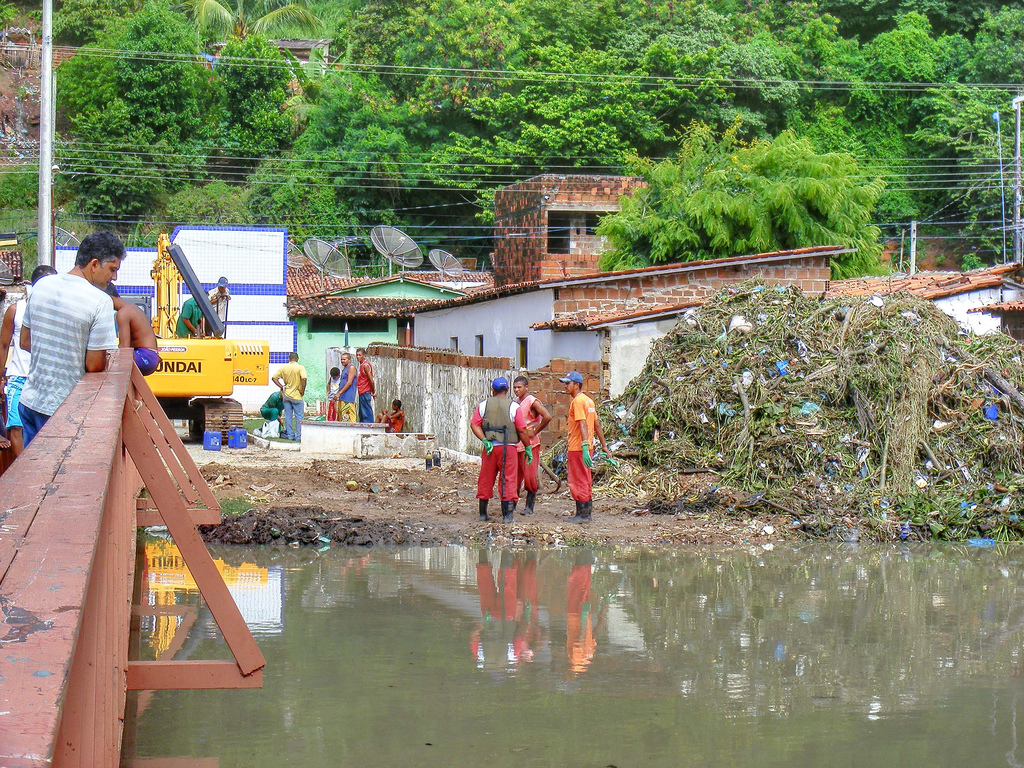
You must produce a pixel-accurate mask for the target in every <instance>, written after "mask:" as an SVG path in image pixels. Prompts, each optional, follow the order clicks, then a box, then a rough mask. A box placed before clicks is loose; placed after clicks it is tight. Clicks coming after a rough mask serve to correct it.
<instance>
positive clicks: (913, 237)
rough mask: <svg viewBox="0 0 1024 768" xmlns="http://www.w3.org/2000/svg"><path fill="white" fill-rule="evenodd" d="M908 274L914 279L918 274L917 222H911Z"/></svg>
mask: <svg viewBox="0 0 1024 768" xmlns="http://www.w3.org/2000/svg"><path fill="white" fill-rule="evenodd" d="M907 273H908V274H909V275H910V276H911V277H913V276H914V275H916V274H917V222H916V221H912V222H910V269H909V270H907Z"/></svg>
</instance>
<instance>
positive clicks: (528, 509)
mask: <svg viewBox="0 0 1024 768" xmlns="http://www.w3.org/2000/svg"><path fill="white" fill-rule="evenodd" d="M536 501H537V494H536V493H534V492H533V491H527V492H526V506H525V507H524V508H523V511H522V512H520V513H519V514H521V515H532V514H533V505H534V503H535V502H536Z"/></svg>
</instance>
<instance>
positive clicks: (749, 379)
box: [740, 371, 754, 389]
mask: <svg viewBox="0 0 1024 768" xmlns="http://www.w3.org/2000/svg"><path fill="white" fill-rule="evenodd" d="M740 381H741V382H743V388H744V389H750V385H751V384H753V383H754V374H753V373H751V372H750V371H744V372H743V373H742V374H741V375H740Z"/></svg>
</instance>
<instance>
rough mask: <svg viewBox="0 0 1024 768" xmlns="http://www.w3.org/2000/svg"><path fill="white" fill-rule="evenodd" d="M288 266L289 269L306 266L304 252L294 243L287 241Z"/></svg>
mask: <svg viewBox="0 0 1024 768" xmlns="http://www.w3.org/2000/svg"><path fill="white" fill-rule="evenodd" d="M287 261H288V266H289V267H290V268H291V269H295V270H299V269H302V268H303V267H304V266H306V254H304V253H303V252H302V249H301V248H299V246H297V245H296V244H295V243H288V258H287Z"/></svg>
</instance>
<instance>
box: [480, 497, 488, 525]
mask: <svg viewBox="0 0 1024 768" xmlns="http://www.w3.org/2000/svg"><path fill="white" fill-rule="evenodd" d="M480 522H481V523H486V522H487V499H480Z"/></svg>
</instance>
